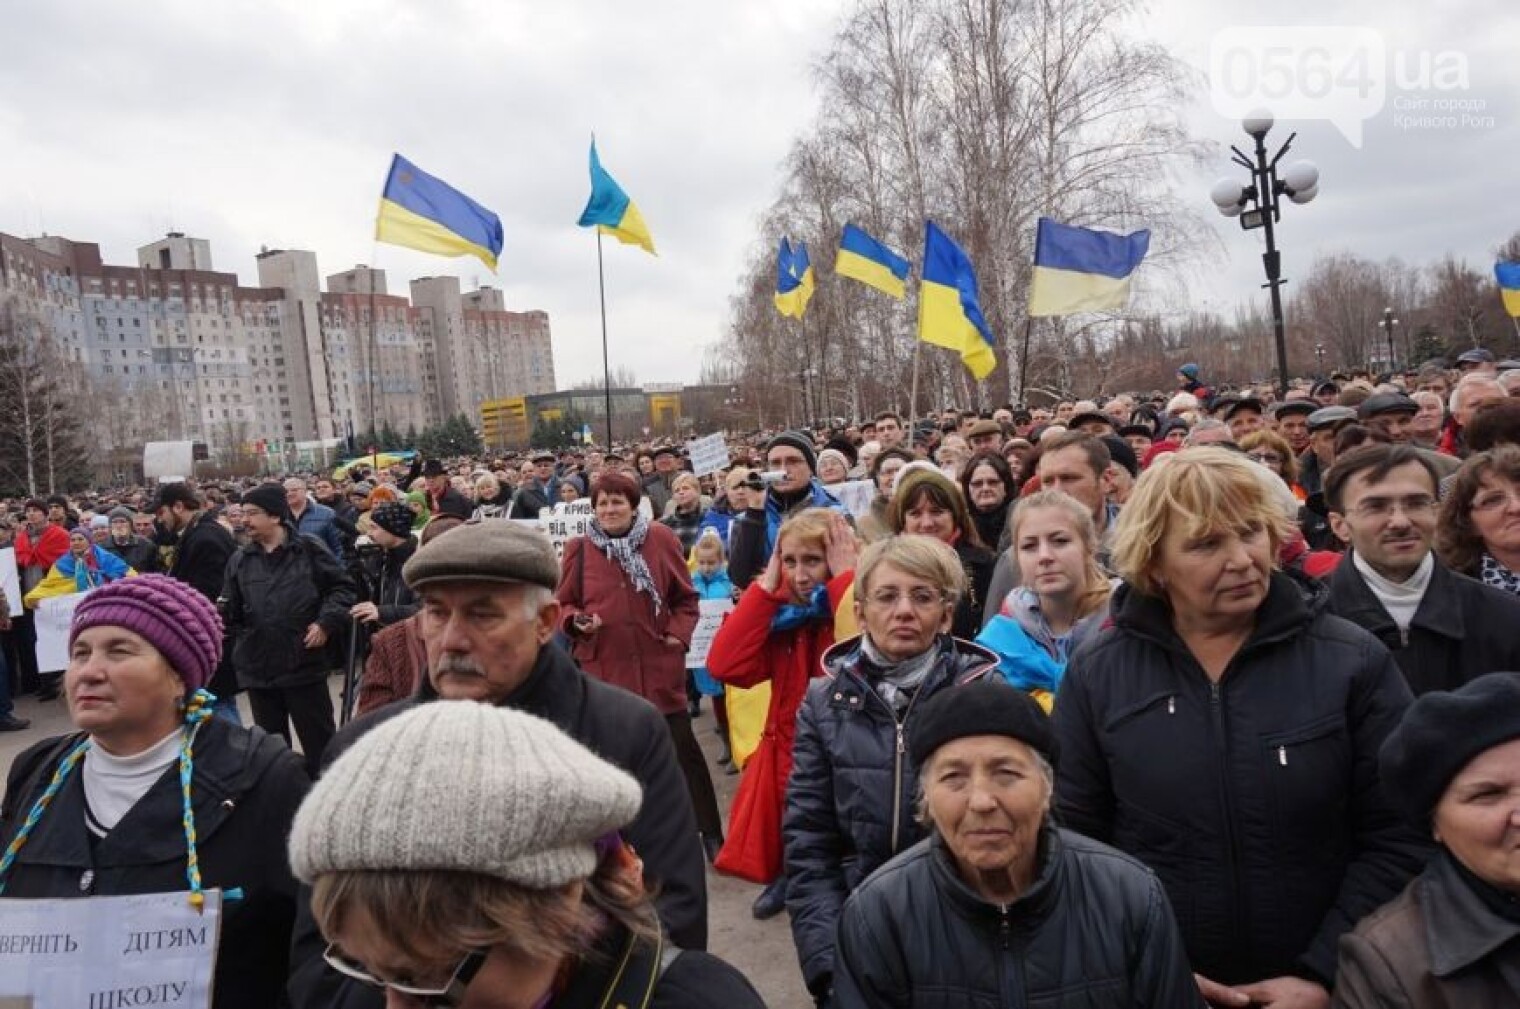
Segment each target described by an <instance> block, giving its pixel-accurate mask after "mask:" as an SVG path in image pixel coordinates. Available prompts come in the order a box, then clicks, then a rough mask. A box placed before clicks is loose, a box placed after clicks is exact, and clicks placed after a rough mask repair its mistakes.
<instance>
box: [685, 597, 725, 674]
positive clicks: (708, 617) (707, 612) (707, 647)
mask: <svg viewBox="0 0 1520 1009" xmlns="http://www.w3.org/2000/svg"><path fill="white" fill-rule="evenodd" d="M697 606H698V607H699V608H700V609H701V611H702V615H701V616H699V617H698V618H697V629H696V630H694V631H692V632H691V647H690V648H688V649H686V668H687V669H696V668H697V667H699V666H705V665H707V653H708V652H710V651H712V643H713V638H715V637H717V636H718V628H719V627H721V626H722V625H723V616H724V614H726V613H730V612H732V611H733V608H734V601H733V600H732V599H703V600H700V601H699V602H698V603H697Z"/></svg>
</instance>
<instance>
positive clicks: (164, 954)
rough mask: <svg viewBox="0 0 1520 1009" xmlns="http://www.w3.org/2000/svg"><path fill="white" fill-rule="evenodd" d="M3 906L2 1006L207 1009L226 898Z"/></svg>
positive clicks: (215, 894)
mask: <svg viewBox="0 0 1520 1009" xmlns="http://www.w3.org/2000/svg"><path fill="white" fill-rule="evenodd" d="M205 896H206V906H205V909H204V911H203V912H202V911H197V910H195V909H194V908H192V907H191V906H190V901H189V898H188V895H187V894H183V893H148V894H138V895H135V896H130V897H86V898H83V899H80V900H0V1005H22V1006H29V1007H32V1009H118V1007H122V1006H150V1005H166V1006H174V1007H184V1009H208V1007H209V1006H210V1005H211V982H212V975H213V972H214V970H215V967H216V951H217V942H218V939H219V938H220V927H221V915H222V893H221V891H220V890H210V891H207V892H206V895H205Z"/></svg>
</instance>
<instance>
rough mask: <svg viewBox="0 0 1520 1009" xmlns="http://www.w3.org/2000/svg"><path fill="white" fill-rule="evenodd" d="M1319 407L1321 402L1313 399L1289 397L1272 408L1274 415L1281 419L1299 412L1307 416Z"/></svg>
mask: <svg viewBox="0 0 1520 1009" xmlns="http://www.w3.org/2000/svg"><path fill="white" fill-rule="evenodd" d="M1318 409H1319V404H1318V403H1316V402H1314V400H1312V399H1288V400H1284V401H1283V402H1281V403H1279V404H1277V406H1276V407H1274V408H1273V409H1272V416H1273V417H1277V418H1279V419H1281V418H1283V417H1291V416H1292V415H1294V414H1295V413H1299V414H1303V415H1304V416H1305V417H1307V416H1309V415H1310V414H1311V413H1313V412H1314V411H1316V410H1318Z"/></svg>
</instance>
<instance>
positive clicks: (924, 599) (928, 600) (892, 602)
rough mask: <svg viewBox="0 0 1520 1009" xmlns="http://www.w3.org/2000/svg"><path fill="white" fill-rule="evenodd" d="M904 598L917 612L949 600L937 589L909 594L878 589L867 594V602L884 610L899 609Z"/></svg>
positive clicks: (922, 589) (912, 591) (918, 590)
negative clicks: (899, 604)
mask: <svg viewBox="0 0 1520 1009" xmlns="http://www.w3.org/2000/svg"><path fill="white" fill-rule="evenodd" d="M904 596H906V597H907V599H908V603H909V605H911V606H912V607H913V608H914V609H915V610H930V609H933V608H934V607H936V606H941V605H943V604H944V603H946V602H947V601H948V600H949V597H948V596H947V595H945V593H943V592H939V591H936V590H935V589H924V588H919V589H909V590H908V591H907V592H903V591H902V590H901V589H877V590H876V591H874V592H870V593H867V594H866V602H868V603H870V604H871V605H872V606H879V607H881V608H882V609H884V610H893V609H896V608H897V604H898V603H900V602H902V600H903V597H904Z"/></svg>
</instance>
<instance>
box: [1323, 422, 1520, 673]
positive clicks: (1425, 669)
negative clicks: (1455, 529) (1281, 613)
mask: <svg viewBox="0 0 1520 1009" xmlns="http://www.w3.org/2000/svg"><path fill="white" fill-rule="evenodd" d="M1438 487H1439V479H1438V477H1437V474H1436V469H1435V467H1434V466H1433V465H1431V463H1430V461H1429V460H1428V459H1427V458H1426V457H1425V454H1424V453H1423V452H1421V451H1420V449H1418V448H1416V447H1414V446H1412V445H1382V444H1372V445H1363V446H1361V447H1360V448H1356V449H1353V450H1352V451H1350V452H1347V453H1346V454H1344V455H1342V456H1339V457H1338V458H1337V459H1336V460H1335V465H1334V466H1332V467H1331V468H1330V472H1329V473H1327V474H1326V475H1325V500H1326V503H1327V504H1328V506H1329V509H1330V526H1331V528H1332V529H1333V530H1334V531H1335V534H1336V535H1337V536H1338V537H1340V538H1341V539H1342V540H1343V541H1345V542H1346V544H1347V545H1348V546H1349V547H1350V550H1349V551H1348V553H1347V555H1346V557H1345V558H1344V559H1343V560H1342V561H1341V563H1340V565H1339V566H1338V567H1337V568H1336V570H1335V573H1334V574H1333V575H1332V576H1331V577H1330V581H1329V585H1330V610H1331V612H1332V613H1335V614H1336V615H1337V616H1341V617H1344V618H1346V619H1347V620H1350V621H1352V622H1353V623H1356V624H1359V625H1361V626H1362V627H1364V628H1366V629H1367V630H1368V631H1371V632H1372V633H1373V634H1374V635H1376V636H1377V637H1378V638H1379V639H1381V640H1382V642H1383V643H1384V644H1385V645H1387V646H1388V650H1389V651H1391V652H1392V653H1393V656H1394V658H1395V659H1397V660H1398V663H1399V668H1400V669H1401V670H1403V672H1404V678H1405V679H1406V680H1407V681H1408V682H1409V689H1410V690H1411V691H1413V692H1414V693H1415V694H1416V695H1419V694H1423V693H1427V692H1429V691H1432V690H1456V689H1457V688H1458V687H1461V686H1462V685H1463V684H1465V683H1467V682H1468V681H1470V680H1473V679H1476V678H1477V677H1479V676H1482V675H1483V674H1484V673H1493V672H1501V671H1505V670H1514V669H1520V634H1517V633H1516V630H1515V629H1516V627H1520V599H1516V598H1515V597H1514V596H1512V595H1510V594H1509V593H1506V592H1503V591H1500V590H1499V589H1495V588H1490V587H1489V586H1487V585H1484V584H1482V583H1481V582H1478V581H1475V580H1474V579H1471V578H1468V577H1466V576H1464V575H1460V574H1457V573H1456V572H1454V571H1451V570H1450V569H1448V568H1446V567H1445V566H1444V565H1442V563H1441V562H1440V560H1438V559H1437V558H1436V556H1435V553H1434V552H1433V551H1432V550H1431V539H1432V537H1433V536H1434V535H1435V529H1436V508H1437V505H1438V503H1439V492H1438Z"/></svg>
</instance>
